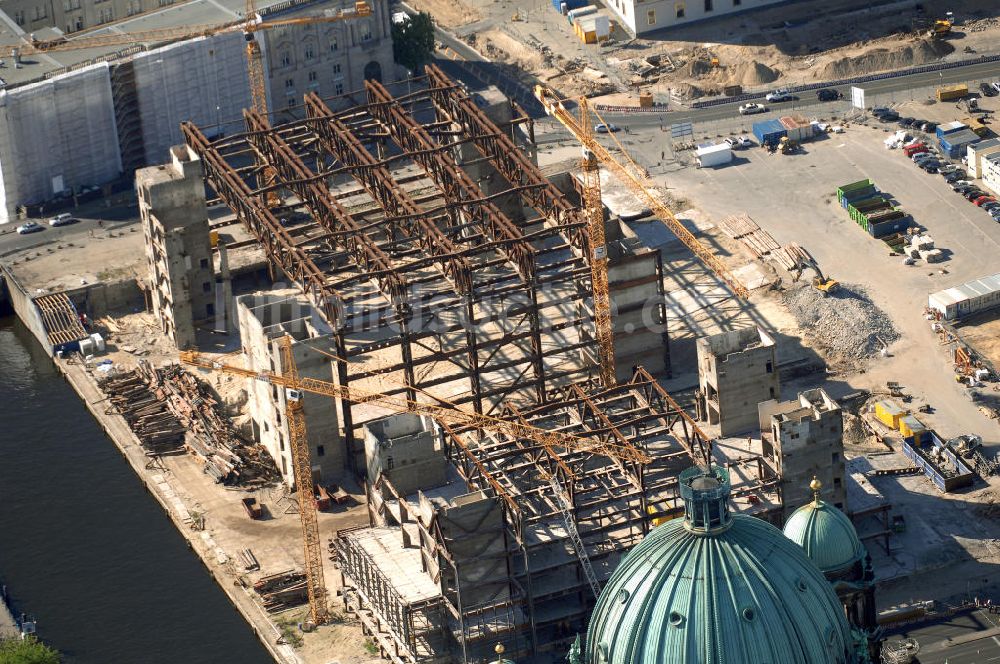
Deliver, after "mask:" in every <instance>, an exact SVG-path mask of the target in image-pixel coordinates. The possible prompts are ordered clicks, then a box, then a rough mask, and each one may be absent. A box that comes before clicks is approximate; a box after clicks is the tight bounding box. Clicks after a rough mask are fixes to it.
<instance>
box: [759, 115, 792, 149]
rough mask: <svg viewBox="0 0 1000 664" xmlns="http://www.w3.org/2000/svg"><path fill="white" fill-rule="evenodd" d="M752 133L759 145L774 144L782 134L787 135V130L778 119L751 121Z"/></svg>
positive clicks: (779, 139)
mask: <svg viewBox="0 0 1000 664" xmlns="http://www.w3.org/2000/svg"><path fill="white" fill-rule="evenodd" d="M753 135H754V136H755V137H756V138H757V140H758V141H759V142H760V144H761V145H768V144H770V145H776V144H777V143H778V142H779V141H781V137H782V136H787V135H788V130H787V129H785V125H783V124H781V122H779V121H778V120H764V121H763V122H754V123H753Z"/></svg>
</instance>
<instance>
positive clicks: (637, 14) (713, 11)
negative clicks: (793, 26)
mask: <svg viewBox="0 0 1000 664" xmlns="http://www.w3.org/2000/svg"><path fill="white" fill-rule="evenodd" d="M788 1H789V0H653V1H649V0H607V3H606V4H607V6H608V7H610V8H611V10H612V11H613V12H614V13H615V14H617V15H618V18H619V19H620V20H621V23H622V24H623V25H624V26H625V27H626V28H627V29H628V30H629V31H630V32H632V33H635V34H642V33H644V32H652V31H653V30H662V29H663V28H672V27H676V26H678V25H685V24H687V23H694V22H695V21H703V20H706V19H710V18H715V17H717V16H725V15H727V14H735V13H736V12H743V11H750V10H752V9H757V8H759V7H765V6H767V5H776V4H778V3H779V2H784V3H787V2H788ZM793 1H794V0H793Z"/></svg>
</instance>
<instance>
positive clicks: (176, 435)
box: [98, 370, 186, 455]
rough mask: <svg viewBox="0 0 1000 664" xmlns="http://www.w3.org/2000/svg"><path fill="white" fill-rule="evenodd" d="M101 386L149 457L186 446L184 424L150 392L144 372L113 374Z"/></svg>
mask: <svg viewBox="0 0 1000 664" xmlns="http://www.w3.org/2000/svg"><path fill="white" fill-rule="evenodd" d="M98 386H99V387H100V388H101V390H103V391H104V394H106V395H107V396H108V400H109V401H110V402H111V404H112V405H113V406H114V407H115V408H116V409H117V410H118V412H119V413H121V415H122V417H124V418H125V421H126V422H128V425H129V428H130V429H132V432H133V433H135V435H136V437H137V438H138V439H139V442H140V443H142V446H143V447H144V448H145V449H146V453H147V454H149V455H156V454H164V453H167V452H172V451H176V450H178V449H180V448H181V447H182V446H183V445H184V434H185V432H186V429H185V427H184V425H183V424H181V423H180V422H179V421H178V420H177V418H176V417H175V416H174V414H173V413H171V412H170V409H169V408H167V404H165V403H164V402H163V401H161V400H160V399H157V397H156V395H155V394H153V392H152V390H150V389H149V385H148V384H147V383H146V380H145V378H144V376H143V374H142V372H141V371H139V370H135V371H127V372H120V373H116V374H111V375H109V376H106V377H104V378H102V379H100V380H99V381H98Z"/></svg>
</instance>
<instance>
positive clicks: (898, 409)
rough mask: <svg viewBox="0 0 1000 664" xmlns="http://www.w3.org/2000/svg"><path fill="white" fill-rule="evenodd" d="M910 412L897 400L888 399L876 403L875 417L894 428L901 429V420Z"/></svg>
mask: <svg viewBox="0 0 1000 664" xmlns="http://www.w3.org/2000/svg"><path fill="white" fill-rule="evenodd" d="M909 412H910V411H908V410H906V409H905V408H903V407H902V406H900V405H899V404H898V403H896V402H895V401H889V400H888V399H885V400H882V401H878V402H876V403H875V418H876V419H877V420H878V421H879V422H881V423H882V424H884V425H886V426H887V427H889V428H890V429H893V430H898V429H899V420H900V419H901V418H903V417H905V416H906V415H908V414H909Z"/></svg>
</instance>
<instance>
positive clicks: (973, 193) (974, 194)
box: [962, 187, 986, 203]
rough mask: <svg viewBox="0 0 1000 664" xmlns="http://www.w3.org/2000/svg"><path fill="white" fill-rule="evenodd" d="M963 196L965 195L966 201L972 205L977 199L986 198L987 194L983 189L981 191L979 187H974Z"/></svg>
mask: <svg viewBox="0 0 1000 664" xmlns="http://www.w3.org/2000/svg"><path fill="white" fill-rule="evenodd" d="M962 195H963V196H965V200H967V201H969V202H970V203H972V202H974V201H975V200H976V199H977V198H979V197H981V196H985V195H986V192H984V191H983V190H982V189H980V188H979V187H973V188H972V189H970V190H969V191H967V192H965V193H964V194H962Z"/></svg>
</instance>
